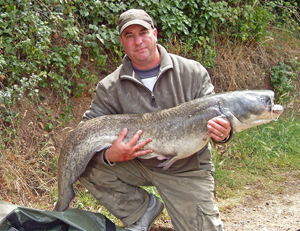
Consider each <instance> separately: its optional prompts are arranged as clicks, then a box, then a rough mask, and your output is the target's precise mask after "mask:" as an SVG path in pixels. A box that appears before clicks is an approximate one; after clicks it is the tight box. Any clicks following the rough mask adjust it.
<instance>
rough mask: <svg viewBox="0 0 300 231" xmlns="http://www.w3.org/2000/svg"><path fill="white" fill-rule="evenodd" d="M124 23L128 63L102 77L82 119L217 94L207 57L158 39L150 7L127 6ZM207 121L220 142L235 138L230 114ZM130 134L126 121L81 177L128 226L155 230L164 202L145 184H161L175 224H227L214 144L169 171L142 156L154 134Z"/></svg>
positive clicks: (191, 226)
mask: <svg viewBox="0 0 300 231" xmlns="http://www.w3.org/2000/svg"><path fill="white" fill-rule="evenodd" d="M118 26H119V33H120V41H121V43H122V45H123V48H124V51H125V53H126V56H125V57H124V60H123V64H122V65H121V66H120V67H118V68H117V70H115V71H114V72H113V73H111V74H110V75H108V76H107V77H106V78H104V79H103V80H101V81H100V82H99V84H98V85H97V89H96V97H95V99H94V100H93V101H92V104H91V106H90V109H89V110H88V111H86V112H85V114H84V116H83V120H82V122H81V123H84V122H85V121H86V120H88V119H92V118H94V117H97V116H102V115H108V114H122V113H124V114H137V113H146V112H154V111H158V110H162V109H166V108H171V107H174V106H177V105H179V104H181V103H184V102H187V101H190V100H193V99H195V98H198V97H202V96H204V95H207V94H213V93H214V87H213V85H212V84H211V80H210V77H209V75H208V73H207V71H206V70H205V69H204V67H203V66H202V65H201V64H199V63H198V62H196V61H193V60H188V59H185V58H183V57H179V56H176V55H173V54H169V53H167V51H166V50H165V49H164V48H163V47H162V46H160V45H158V44H157V30H156V29H155V27H154V24H153V21H152V19H151V17H150V16H149V15H148V14H147V13H146V12H145V11H143V10H137V9H131V10H128V11H126V12H124V13H123V14H121V16H120V19H119V24H118ZM207 127H208V129H209V130H210V131H211V137H212V138H213V140H214V141H215V142H226V141H227V140H228V139H229V138H230V132H231V126H230V124H229V122H228V121H227V120H225V119H222V118H213V119H212V120H210V121H209V122H208V125H207ZM99 132H101V131H99ZM126 134H127V129H126V128H124V130H123V131H122V132H121V133H120V135H119V136H118V138H117V139H116V140H115V142H114V143H113V144H112V146H111V147H110V148H109V149H107V150H105V151H102V152H99V153H96V154H95V156H94V157H93V159H92V160H91V161H90V163H89V164H88V166H87V168H86V171H85V172H84V174H83V175H82V176H81V178H80V180H81V182H82V183H83V185H84V186H85V187H86V188H87V189H88V190H89V191H90V192H91V193H92V194H93V195H94V196H95V197H96V198H97V199H98V200H99V202H100V203H101V204H102V205H103V206H105V207H106V208H107V209H108V210H109V211H110V212H111V213H112V214H114V215H115V216H116V217H117V218H119V219H121V221H122V222H123V224H124V225H125V226H126V227H127V229H129V230H132V231H141V230H144V231H148V230H150V228H151V226H152V224H153V223H154V221H155V220H156V218H157V217H158V216H159V215H160V213H161V212H162V210H163V208H164V205H163V203H162V202H160V200H159V199H158V198H156V197H155V196H154V195H152V194H151V195H149V194H148V193H147V192H146V191H145V190H143V189H142V188H140V187H139V186H150V185H154V186H156V188H157V190H158V192H159V194H160V196H161V198H162V200H163V201H164V203H165V205H166V208H167V211H168V214H169V215H170V217H171V220H172V224H173V226H174V228H175V230H177V231H183V230H187V231H191V230H195V231H196V230H222V222H221V220H220V218H219V211H218V208H217V206H216V205H215V203H214V201H213V190H214V178H213V176H212V173H213V171H214V166H213V164H212V156H211V150H210V149H211V146H210V144H208V145H207V146H206V147H205V148H203V150H201V151H200V152H198V153H195V154H194V155H192V156H191V157H188V158H185V159H181V160H178V161H176V162H175V163H174V164H173V165H172V166H171V167H170V168H169V169H168V170H166V171H163V170H162V169H161V168H158V167H156V166H157V165H158V164H159V163H160V162H161V161H160V160H158V159H156V158H153V159H140V158H138V157H140V156H142V155H145V154H148V153H150V152H151V151H152V150H149V149H146V147H145V149H144V148H143V147H144V146H145V145H146V144H147V143H149V142H151V137H149V138H148V139H146V140H143V141H141V142H139V143H137V141H138V139H139V137H140V136H141V134H142V131H137V132H136V134H135V135H134V136H133V137H132V138H131V140H130V141H129V142H128V143H125V142H123V139H124V137H125V136H126Z"/></svg>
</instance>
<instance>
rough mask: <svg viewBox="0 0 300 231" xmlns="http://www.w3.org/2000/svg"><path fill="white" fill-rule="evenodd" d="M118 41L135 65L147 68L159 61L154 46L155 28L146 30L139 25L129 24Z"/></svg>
mask: <svg viewBox="0 0 300 231" xmlns="http://www.w3.org/2000/svg"><path fill="white" fill-rule="evenodd" d="M120 41H121V43H122V45H123V48H124V51H125V53H126V54H127V55H128V57H129V58H130V59H131V61H132V63H133V65H134V66H135V67H137V68H139V69H148V68H151V67H154V66H156V65H157V64H158V63H159V62H160V55H159V52H158V49H157V46H156V42H157V30H156V29H149V30H148V29H146V28H145V27H143V26H141V25H131V26H128V27H127V28H126V29H125V30H124V31H123V33H122V34H121V36H120Z"/></svg>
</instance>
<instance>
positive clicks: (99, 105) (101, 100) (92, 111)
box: [79, 81, 117, 125]
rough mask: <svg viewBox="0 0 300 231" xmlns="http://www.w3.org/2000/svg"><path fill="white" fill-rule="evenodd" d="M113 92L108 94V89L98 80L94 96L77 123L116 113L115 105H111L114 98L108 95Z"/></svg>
mask: <svg viewBox="0 0 300 231" xmlns="http://www.w3.org/2000/svg"><path fill="white" fill-rule="evenodd" d="M112 95H113V94H110V93H109V92H108V90H107V89H106V88H105V87H104V86H103V84H102V81H100V82H99V83H98V85H97V87H96V96H95V98H94V99H93V101H92V103H91V105H90V108H89V110H87V111H86V112H85V113H84V114H83V117H82V120H81V122H80V123H79V125H81V124H83V123H84V122H85V121H87V120H90V119H93V118H96V117H99V116H103V115H111V114H117V112H116V110H115V107H114V105H113V102H114V101H115V100H114V99H111V98H110V97H111V96H112Z"/></svg>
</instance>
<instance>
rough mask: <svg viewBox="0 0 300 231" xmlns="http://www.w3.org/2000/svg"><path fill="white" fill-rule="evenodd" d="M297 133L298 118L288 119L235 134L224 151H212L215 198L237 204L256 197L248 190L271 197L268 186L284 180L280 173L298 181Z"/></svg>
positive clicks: (299, 151)
mask: <svg viewBox="0 0 300 231" xmlns="http://www.w3.org/2000/svg"><path fill="white" fill-rule="evenodd" d="M299 130H300V120H299V118H298V117H296V116H287V117H285V118H280V119H279V120H278V121H276V122H275V121H273V122H271V123H269V124H265V125H261V126H258V127H255V128H252V129H248V130H245V131H243V132H241V133H235V134H234V137H233V139H232V141H231V142H230V144H228V145H227V146H226V147H223V148H220V147H214V149H213V154H214V155H213V156H214V160H213V161H214V163H215V166H216V173H215V179H216V185H217V187H216V192H217V196H218V197H219V198H220V199H224V200H225V199H227V198H233V201H235V202H239V201H240V200H237V201H236V199H237V198H240V199H242V198H243V196H245V195H248V194H252V195H254V196H255V194H258V193H259V190H252V191H251V190H249V189H250V186H252V187H251V188H254V189H263V190H265V191H267V192H268V193H272V190H273V188H272V187H271V186H272V185H273V184H274V183H276V182H282V181H284V180H285V177H284V176H283V173H286V172H293V173H294V174H295V175H296V176H298V177H300V174H299V170H298V169H300V158H299V157H300V133H299ZM268 189H270V191H268ZM224 207H226V206H224ZM222 209H224V208H221V210H222Z"/></svg>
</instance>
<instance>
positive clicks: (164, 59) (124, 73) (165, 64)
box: [120, 44, 173, 82]
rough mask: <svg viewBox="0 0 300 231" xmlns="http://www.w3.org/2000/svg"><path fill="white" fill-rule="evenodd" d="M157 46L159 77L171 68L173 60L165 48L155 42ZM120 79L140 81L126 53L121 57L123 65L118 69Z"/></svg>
mask: <svg viewBox="0 0 300 231" xmlns="http://www.w3.org/2000/svg"><path fill="white" fill-rule="evenodd" d="M157 48H158V50H159V52H160V54H161V60H160V70H159V73H158V77H159V76H160V75H161V74H162V73H163V72H165V71H166V70H168V69H171V68H173V62H172V59H171V58H170V56H169V54H168V52H167V50H166V49H165V48H164V47H163V46H161V45H159V44H157ZM120 79H131V80H134V81H138V82H141V80H140V78H139V77H138V76H137V75H136V74H135V72H134V70H133V68H132V65H131V60H130V58H129V57H128V56H127V55H125V56H124V59H123V65H122V67H121V71H120Z"/></svg>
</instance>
